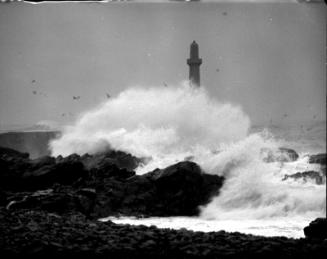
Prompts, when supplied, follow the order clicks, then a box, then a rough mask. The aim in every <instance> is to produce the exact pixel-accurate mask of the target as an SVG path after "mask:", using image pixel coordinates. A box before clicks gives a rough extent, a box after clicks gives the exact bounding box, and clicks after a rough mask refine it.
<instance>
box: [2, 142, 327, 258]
mask: <svg viewBox="0 0 327 259" xmlns="http://www.w3.org/2000/svg"><path fill="white" fill-rule="evenodd" d="M281 152H282V154H283V157H284V155H285V152H287V153H290V152H291V151H290V150H286V151H285V150H283V149H282V150H281ZM288 157H291V160H294V159H297V157H296V155H295V154H293V155H292V156H288ZM274 159H279V158H276V157H275V158H272V157H269V159H268V160H269V161H267V162H272V160H274ZM283 159H284V158H283ZM315 159H316V160H313V161H311V162H317V161H318V162H319V163H321V164H322V165H323V163H325V161H326V160H324V158H323V155H319V156H317V157H315ZM142 162H143V161H142V159H139V158H136V157H134V156H132V155H130V154H126V153H124V152H120V151H108V152H106V153H102V154H97V155H92V156H91V155H87V154H86V155H84V156H78V155H75V154H74V155H71V156H68V157H65V158H63V157H60V156H59V157H57V158H54V157H49V156H46V157H42V158H39V159H34V160H32V159H30V158H29V155H28V154H26V153H20V152H17V151H15V150H11V149H8V148H0V168H1V170H0V255H9V256H12V255H25V254H31V255H33V256H38V255H39V256H42V257H43V256H45V255H72V256H73V255H74V256H76V255H77V256H78V255H90V256H95V257H110V258H135V257H143V258H153V257H158V258H262V257H268V258H318V257H322V256H323V254H325V253H326V252H327V241H326V233H327V231H326V219H317V220H316V221H315V222H312V224H310V226H308V227H307V228H306V229H305V234H306V236H307V238H306V239H288V238H285V237H271V238H267V237H259V236H252V235H245V234H241V233H226V232H224V231H220V232H211V233H202V232H193V231H187V230H167V229H158V228H156V227H145V226H129V225H117V224H114V223H112V222H99V221H97V219H98V218H100V217H106V216H109V215H111V216H119V215H127V216H137V217H146V216H194V215H197V214H198V207H199V206H200V205H204V204H207V203H208V202H209V201H210V199H211V198H212V197H213V196H215V195H217V194H218V193H219V190H220V188H221V186H222V185H223V182H224V179H223V177H219V176H213V175H207V174H205V173H203V172H202V171H201V169H200V167H199V166H198V165H197V164H195V163H193V162H190V161H184V162H180V163H177V164H175V165H172V166H169V167H167V168H165V169H157V170H154V171H152V172H149V173H147V174H145V175H142V176H139V175H135V172H134V169H135V168H136V167H137V166H138V165H139V164H140V163H142ZM283 162H285V161H283ZM304 175H305V177H308V175H310V174H304ZM299 177H301V176H299Z"/></svg>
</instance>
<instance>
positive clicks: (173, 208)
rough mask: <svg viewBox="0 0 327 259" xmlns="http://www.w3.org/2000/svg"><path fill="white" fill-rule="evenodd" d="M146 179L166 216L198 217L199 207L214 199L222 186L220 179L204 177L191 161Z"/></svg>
mask: <svg viewBox="0 0 327 259" xmlns="http://www.w3.org/2000/svg"><path fill="white" fill-rule="evenodd" d="M145 177H150V179H152V180H153V182H154V184H155V186H156V189H157V190H156V192H157V197H159V199H160V200H162V202H161V204H162V205H163V208H162V209H163V210H164V211H165V214H166V215H197V214H198V206H200V205H203V204H206V203H207V202H209V199H210V198H211V197H212V196H214V195H217V194H218V191H219V189H220V187H221V186H222V183H223V178H222V177H219V176H216V175H207V174H204V173H203V172H202V171H201V169H200V167H199V166H198V165H197V164H195V163H194V162H190V161H183V162H180V163H177V164H175V165H172V166H169V167H167V168H165V169H162V170H155V171H153V172H151V173H149V174H148V175H145Z"/></svg>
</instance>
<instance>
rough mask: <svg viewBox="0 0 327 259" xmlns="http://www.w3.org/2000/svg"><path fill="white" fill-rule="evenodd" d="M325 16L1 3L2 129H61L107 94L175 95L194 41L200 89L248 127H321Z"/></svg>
mask: <svg viewBox="0 0 327 259" xmlns="http://www.w3.org/2000/svg"><path fill="white" fill-rule="evenodd" d="M325 13H326V8H325V5H323V4H286V3H284V4H283V3H261V4H259V3H257V4H255V3H252V4H250V3H247V4H246V3H152V4H151V3H107V4H100V3H79V4H72V3H65V4H63V3H58V4H39V5H31V4H27V3H14V4H3V5H1V8H0V34H1V37H0V55H1V59H0V124H1V125H8V124H34V123H36V122H38V121H41V120H54V121H58V122H60V123H68V122H71V121H72V120H73V119H74V118H75V116H76V115H77V114H78V113H79V112H82V111H85V110H87V109H89V108H91V107H94V106H95V105H97V104H98V103H100V102H102V101H105V100H106V93H109V94H110V95H112V96H114V95H117V94H118V93H119V92H121V91H122V90H124V89H126V88H127V87H129V86H132V85H146V86H150V85H154V86H163V84H164V82H165V83H167V84H168V85H170V86H171V87H172V86H173V85H174V84H177V83H178V82H180V81H182V80H183V79H187V77H188V67H187V65H186V59H187V58H188V55H189V45H190V43H191V42H192V41H193V40H196V41H197V42H198V43H199V46H200V56H201V58H202V59H203V64H202V66H201V80H202V84H203V85H204V86H205V87H206V88H207V89H208V91H209V92H210V94H211V95H212V96H215V97H216V98H217V99H218V100H220V101H223V102H232V103H237V104H240V105H241V106H242V107H243V108H244V110H245V112H246V113H247V114H248V115H249V116H250V118H251V120H252V122H253V124H265V123H269V121H270V119H272V121H273V123H280V122H300V121H301V122H302V121H312V120H323V119H325V116H326V74H325V73H326V64H325V62H326V49H325V46H326V35H325V33H326V25H325V19H326V14H325ZM217 69H218V72H217ZM33 91H34V93H33ZM73 96H80V99H79V100H73ZM63 113H64V114H65V115H64V116H62V115H63ZM284 114H287V117H285V116H284Z"/></svg>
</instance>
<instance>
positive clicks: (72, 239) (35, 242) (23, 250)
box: [0, 209, 327, 258]
mask: <svg viewBox="0 0 327 259" xmlns="http://www.w3.org/2000/svg"><path fill="white" fill-rule="evenodd" d="M0 220H1V224H0V232H1V235H0V253H1V255H5V256H13V255H15V256H17V255H23V256H24V257H25V256H26V255H33V257H35V256H40V257H43V256H48V255H51V256H92V257H95V258H324V255H325V254H326V252H327V241H321V240H315V239H288V238H286V237H271V238H268V237H260V236H252V235H245V234H241V233H226V232H224V231H219V232H210V233H203V232H193V231H187V230H168V229H158V228H156V227H145V226H130V225H117V224H114V223H112V222H98V221H94V220H88V219H87V218H86V217H85V216H84V215H82V214H80V213H73V214H64V215H58V214H55V213H47V212H45V211H38V210H31V211H30V210H18V211H8V210H5V209H1V211H0Z"/></svg>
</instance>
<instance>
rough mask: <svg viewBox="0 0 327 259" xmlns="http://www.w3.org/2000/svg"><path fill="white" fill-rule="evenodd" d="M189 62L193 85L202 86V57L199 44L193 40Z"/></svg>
mask: <svg viewBox="0 0 327 259" xmlns="http://www.w3.org/2000/svg"><path fill="white" fill-rule="evenodd" d="M187 64H188V65H189V67H190V73H189V80H190V84H191V85H192V86H196V87H199V86H200V65H201V64H202V59H201V58H199V45H198V44H197V43H196V42H195V41H193V42H192V44H191V47H190V58H189V59H187Z"/></svg>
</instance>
